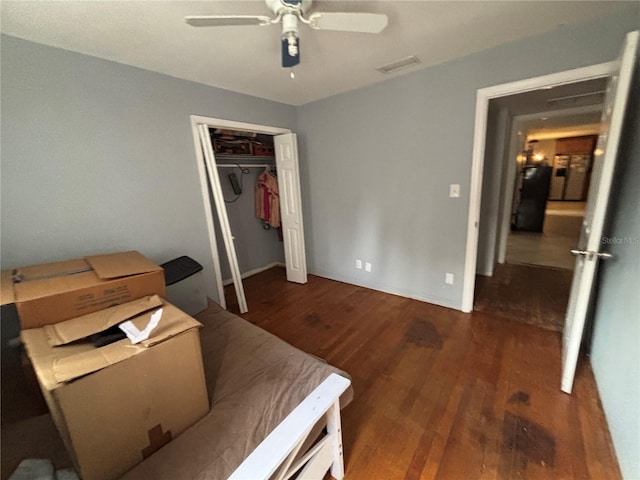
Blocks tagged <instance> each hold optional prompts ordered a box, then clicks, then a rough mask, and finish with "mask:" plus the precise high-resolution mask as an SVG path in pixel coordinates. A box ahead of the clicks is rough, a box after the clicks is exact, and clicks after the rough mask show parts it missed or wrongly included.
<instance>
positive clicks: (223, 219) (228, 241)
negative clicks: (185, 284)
mask: <svg viewBox="0 0 640 480" xmlns="http://www.w3.org/2000/svg"><path fill="white" fill-rule="evenodd" d="M198 134H199V137H200V146H201V148H202V153H203V154H204V158H203V160H204V164H205V167H206V170H207V178H208V180H209V185H210V187H211V194H212V195H213V199H214V203H215V205H216V211H217V212H218V221H219V223H220V230H222V239H223V240H224V247H225V249H226V250H227V259H228V260H229V269H230V270H231V276H232V277H233V285H234V287H235V290H236V298H237V299H238V308H239V309H240V313H246V312H247V311H248V308H247V300H246V298H245V296H244V287H243V285H242V277H241V274H240V267H239V266H238V257H237V256H236V247H235V245H234V243H233V241H234V240H235V239H234V238H233V235H232V234H231V227H230V225H229V217H228V216H227V207H226V205H225V204H224V197H223V196H222V186H221V185H220V177H219V176H218V169H217V168H216V160H215V155H214V153H213V147H212V146H211V138H210V136H209V127H208V126H207V125H204V124H200V125H198ZM205 191H206V189H205V188H203V195H205ZM206 200H208V199H206ZM214 241H215V239H214ZM217 273H218V275H219V272H217ZM218 282H221V279H220V278H219V279H218ZM220 290H221V289H220ZM221 295H222V296H224V292H223V293H222V294H221ZM223 299H224V298H222V300H223Z"/></svg>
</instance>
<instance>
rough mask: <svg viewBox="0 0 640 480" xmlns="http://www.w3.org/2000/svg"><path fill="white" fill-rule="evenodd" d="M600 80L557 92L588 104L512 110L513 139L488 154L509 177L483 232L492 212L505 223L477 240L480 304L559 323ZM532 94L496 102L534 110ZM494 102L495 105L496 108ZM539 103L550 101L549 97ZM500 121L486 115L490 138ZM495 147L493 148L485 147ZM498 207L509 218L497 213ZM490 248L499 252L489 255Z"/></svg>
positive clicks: (486, 218)
mask: <svg viewBox="0 0 640 480" xmlns="http://www.w3.org/2000/svg"><path fill="white" fill-rule="evenodd" d="M603 86H604V79H602V80H600V81H598V82H593V81H591V82H588V83H585V82H583V83H582V84H575V85H573V86H567V87H565V88H564V93H560V94H561V95H563V96H564V95H565V94H566V93H567V89H568V88H571V89H573V91H574V92H575V91H581V92H582V93H580V94H579V95H580V96H581V98H582V99H583V101H584V102H587V101H588V102H590V103H591V104H590V105H583V106H580V107H576V108H570V109H564V108H563V109H560V110H556V111H543V112H537V113H526V114H522V115H517V116H515V118H514V120H513V121H512V122H511V136H512V139H511V141H509V142H506V143H505V148H504V162H493V163H492V162H491V161H490V159H489V158H487V159H486V163H485V175H487V176H500V175H501V174H502V175H503V176H504V177H505V181H504V182H502V184H501V185H500V188H501V189H502V190H504V191H502V192H500V193H501V194H500V196H499V198H500V201H501V205H500V206H499V207H500V208H491V209H483V210H482V212H481V217H480V221H481V228H480V231H481V237H482V236H483V235H484V236H485V237H487V235H488V234H491V232H487V228H486V224H487V223H490V222H491V220H492V217H493V218H494V220H495V218H497V221H498V222H499V223H500V224H499V225H498V228H497V232H496V233H494V234H493V235H494V238H493V239H491V241H489V240H487V239H486V238H485V239H484V241H482V239H481V241H480V244H481V245H484V244H488V245H489V247H486V246H485V247H484V249H482V250H480V251H479V258H478V260H479V261H478V265H479V267H482V269H481V268H478V272H477V273H478V276H477V281H476V296H475V302H474V303H475V305H474V309H475V310H476V311H483V312H486V313H490V314H492V315H493V316H498V317H501V316H502V317H506V318H509V319H518V320H519V321H522V322H524V323H529V324H532V325H536V326H539V327H542V328H546V329H550V330H554V331H561V330H562V327H563V324H564V319H565V313H566V307H567V304H568V300H569V294H570V289H571V280H572V273H573V268H574V265H575V257H574V256H572V255H571V253H570V250H571V249H575V248H576V246H577V245H578V243H579V239H580V230H581V226H582V222H583V218H584V213H585V205H586V199H587V194H588V188H587V187H588V181H589V174H590V168H591V159H592V157H593V150H594V148H595V140H596V138H597V135H596V134H597V133H598V132H599V129H600V117H601V111H602V101H603V95H602V90H601V87H603ZM587 87H588V88H587ZM585 91H588V92H590V93H591V95H587V94H586V93H585ZM558 93H559V92H558V91H557V92H555V93H554V92H553V91H552V90H547V91H546V93H545V95H540V94H539V93H535V95H537V96H540V97H541V98H542V99H544V96H547V97H548V98H554V96H557V95H558ZM528 95H529V94H521V95H517V96H513V97H511V98H509V101H505V99H500V101H499V102H496V103H497V104H498V106H500V108H502V109H505V108H508V109H509V110H512V111H516V112H517V111H518V108H522V107H519V105H523V104H524V103H525V102H526V103H528V104H529V105H530V107H528V108H530V109H535V104H534V103H530V102H528V101H527V97H528ZM565 98H566V96H565ZM493 103H494V101H493V100H492V101H491V102H490V109H491V108H495V105H493ZM538 105H539V108H548V106H547V104H546V101H544V102H539V103H538ZM520 111H522V110H520ZM497 126H499V123H496V122H489V124H488V137H489V136H491V133H490V132H491V130H495V127H497ZM507 133H508V132H507ZM493 135H494V136H495V135H497V132H494V133H493ZM491 143H492V142H491V141H490V140H488V141H487V144H488V145H491ZM495 154H496V153H495V152H493V151H492V150H491V149H490V150H488V152H487V155H495ZM570 154H574V155H570ZM572 165H573V168H571V166H572ZM567 179H571V182H569V183H568V185H569V187H570V188H567V185H565V183H567V182H566V180H567ZM491 196H492V192H491V191H487V189H483V199H482V201H483V202H486V201H490V200H491ZM501 212H503V213H502V214H503V215H504V218H499V217H500V215H501ZM483 226H484V228H483ZM492 248H495V250H496V252H495V257H494V256H492V255H490V253H492V250H491V249H492ZM483 257H488V258H483ZM487 263H488V264H489V265H488V266H486V264H487Z"/></svg>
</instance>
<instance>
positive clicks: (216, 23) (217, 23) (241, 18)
mask: <svg viewBox="0 0 640 480" xmlns="http://www.w3.org/2000/svg"><path fill="white" fill-rule="evenodd" d="M184 19H185V21H186V22H187V23H188V24H189V25H191V26H192V27H237V26H244V25H258V26H261V27H262V26H264V25H270V24H271V18H269V17H266V16H264V15H201V16H190V17H185V18H184Z"/></svg>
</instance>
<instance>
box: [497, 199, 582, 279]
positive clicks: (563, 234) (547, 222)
mask: <svg viewBox="0 0 640 480" xmlns="http://www.w3.org/2000/svg"><path fill="white" fill-rule="evenodd" d="M584 209H585V202H547V209H546V214H545V219H544V228H543V230H544V231H543V232H517V231H515V232H513V231H512V232H510V233H509V237H508V239H507V255H506V261H507V263H511V264H525V265H542V266H547V267H555V268H566V269H569V270H573V267H574V265H575V257H574V256H573V255H571V252H570V250H571V249H572V248H577V246H578V241H579V239H580V228H581V226H582V221H583V219H584Z"/></svg>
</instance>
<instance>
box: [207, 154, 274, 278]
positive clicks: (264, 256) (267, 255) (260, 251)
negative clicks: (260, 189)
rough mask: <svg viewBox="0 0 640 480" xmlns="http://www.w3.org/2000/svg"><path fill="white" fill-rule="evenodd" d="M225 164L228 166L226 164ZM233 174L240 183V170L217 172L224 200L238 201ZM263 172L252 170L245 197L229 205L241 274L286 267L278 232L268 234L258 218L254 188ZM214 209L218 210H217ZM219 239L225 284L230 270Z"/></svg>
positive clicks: (271, 230) (226, 169)
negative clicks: (281, 266) (280, 266)
mask: <svg viewBox="0 0 640 480" xmlns="http://www.w3.org/2000/svg"><path fill="white" fill-rule="evenodd" d="M269 161H270V162H271V161H273V160H269ZM221 163H222V162H221ZM224 163H227V162H226V161H225V162H224ZM232 171H233V172H234V173H235V174H236V177H237V178H238V181H240V170H239V169H238V168H233V169H231V168H225V167H223V168H219V169H218V173H219V174H220V184H221V185H222V193H223V195H224V198H225V200H233V199H235V198H236V195H235V194H234V193H233V189H232V188H231V184H230V183H229V179H228V177H227V175H229V174H230V173H231V172H232ZM263 171H264V169H263V168H250V169H249V173H248V174H246V175H245V176H244V179H243V189H242V195H240V196H239V197H238V199H237V200H236V201H235V202H233V203H227V204H226V206H227V215H228V216H229V225H231V231H232V232H233V236H234V238H235V241H234V243H235V246H236V255H237V257H238V266H239V267H240V272H241V273H245V272H249V271H250V270H254V269H257V268H261V267H264V266H266V265H269V264H272V263H284V246H283V243H282V242H281V241H280V240H279V239H278V231H277V230H276V229H270V230H265V229H264V228H262V223H263V222H262V220H260V219H258V218H256V216H255V202H254V200H255V196H254V186H255V184H256V179H257V178H258V176H259V175H260V174H261V173H262V172H263ZM213 208H214V209H215V206H213ZM214 215H215V210H214ZM216 225H217V216H216ZM217 238H218V251H219V252H221V253H220V268H221V270H222V278H223V280H229V279H231V270H230V269H229V262H228V261H227V257H226V253H225V250H224V242H223V240H222V235H218V237H217Z"/></svg>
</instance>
